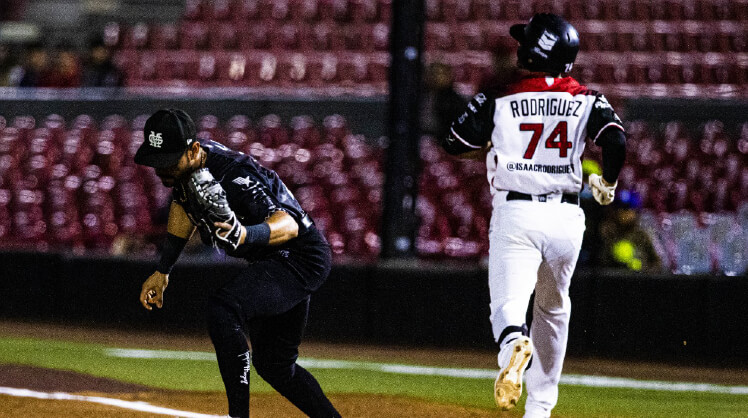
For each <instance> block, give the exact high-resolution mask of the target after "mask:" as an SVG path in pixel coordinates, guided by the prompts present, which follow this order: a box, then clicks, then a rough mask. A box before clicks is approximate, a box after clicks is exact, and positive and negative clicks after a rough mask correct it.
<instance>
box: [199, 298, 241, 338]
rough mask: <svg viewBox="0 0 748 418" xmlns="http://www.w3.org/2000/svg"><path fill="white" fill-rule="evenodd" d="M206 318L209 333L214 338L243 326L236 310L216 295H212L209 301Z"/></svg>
mask: <svg viewBox="0 0 748 418" xmlns="http://www.w3.org/2000/svg"><path fill="white" fill-rule="evenodd" d="M206 320H207V323H208V333H209V334H210V337H211V338H212V339H214V340H215V339H216V338H221V337H223V336H225V334H227V333H233V332H234V331H235V330H236V329H239V328H241V324H240V323H239V319H238V316H237V314H236V312H234V311H233V310H232V309H231V308H230V307H229V306H228V305H226V303H225V302H223V301H222V300H221V299H220V298H217V297H215V296H213V297H211V299H210V301H209V302H208V311H207V315H206Z"/></svg>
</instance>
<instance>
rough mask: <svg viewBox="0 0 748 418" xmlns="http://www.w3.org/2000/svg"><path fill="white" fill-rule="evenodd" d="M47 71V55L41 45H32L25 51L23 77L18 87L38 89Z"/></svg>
mask: <svg viewBox="0 0 748 418" xmlns="http://www.w3.org/2000/svg"><path fill="white" fill-rule="evenodd" d="M48 71H49V54H48V53H47V49H46V48H45V47H44V45H43V44H41V43H36V44H32V45H30V46H29V47H28V49H27V51H26V60H25V63H24V65H23V76H22V77H21V81H20V82H19V83H18V86H19V87H39V86H41V84H42V80H43V78H45V77H46V76H47V73H48Z"/></svg>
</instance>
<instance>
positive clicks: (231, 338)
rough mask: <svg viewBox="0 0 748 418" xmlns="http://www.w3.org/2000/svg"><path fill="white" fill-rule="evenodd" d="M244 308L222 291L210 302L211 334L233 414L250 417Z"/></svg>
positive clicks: (248, 362) (248, 357) (209, 330)
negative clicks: (240, 307) (243, 326)
mask: <svg viewBox="0 0 748 418" xmlns="http://www.w3.org/2000/svg"><path fill="white" fill-rule="evenodd" d="M239 312H240V309H239V307H238V304H237V303H236V302H235V301H232V297H231V296H230V295H228V294H224V293H222V292H219V293H218V294H216V295H213V296H212V297H211V298H210V300H209V303H208V317H207V322H208V333H209V334H210V339H211V341H212V342H213V346H214V347H215V351H216V358H217V359H218V369H219V370H220V372H221V378H222V379H223V384H224V386H225V388H226V397H227V398H228V403H229V415H230V416H231V417H249V365H250V352H249V346H248V344H247V339H246V337H245V335H244V332H243V331H242V325H243V323H244V321H243V319H241V315H240V313H239Z"/></svg>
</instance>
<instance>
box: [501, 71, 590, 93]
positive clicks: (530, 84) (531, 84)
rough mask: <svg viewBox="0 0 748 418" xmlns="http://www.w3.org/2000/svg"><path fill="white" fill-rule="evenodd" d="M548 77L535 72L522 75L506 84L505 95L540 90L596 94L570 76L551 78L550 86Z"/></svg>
mask: <svg viewBox="0 0 748 418" xmlns="http://www.w3.org/2000/svg"><path fill="white" fill-rule="evenodd" d="M548 78H552V77H546V76H539V75H537V74H533V75H529V76H526V77H523V78H521V79H520V80H518V81H517V82H515V83H512V84H510V85H509V86H507V89H506V95H507V96H508V95H511V94H517V93H530V92H540V91H547V92H566V93H570V94H572V95H574V96H576V95H578V94H597V92H596V91H594V90H589V89H587V87H586V86H583V85H581V84H579V82H578V81H577V80H574V79H573V78H572V77H562V78H553V84H551V85H550V86H549V85H548V83H547V82H546V79H548Z"/></svg>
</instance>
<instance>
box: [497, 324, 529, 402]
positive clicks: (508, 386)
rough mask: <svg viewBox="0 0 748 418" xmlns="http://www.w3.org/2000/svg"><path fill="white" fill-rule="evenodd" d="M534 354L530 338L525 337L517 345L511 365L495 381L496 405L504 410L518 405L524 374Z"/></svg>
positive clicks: (510, 361)
mask: <svg viewBox="0 0 748 418" xmlns="http://www.w3.org/2000/svg"><path fill="white" fill-rule="evenodd" d="M531 356H532V344H531V343H530V339H529V338H524V339H523V341H520V342H519V343H518V344H517V345H516V346H515V347H514V352H513V353H512V358H511V359H510V360H509V365H507V367H505V368H504V369H503V370H502V371H501V373H499V376H498V377H497V378H496V383H494V392H493V396H494V400H495V401H496V406H498V407H499V408H501V409H502V410H504V411H507V410H509V409H512V408H514V407H515V406H517V402H518V401H519V397H520V396H521V395H522V375H523V374H524V373H525V368H526V367H527V363H528V362H529V361H530V357H531Z"/></svg>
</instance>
